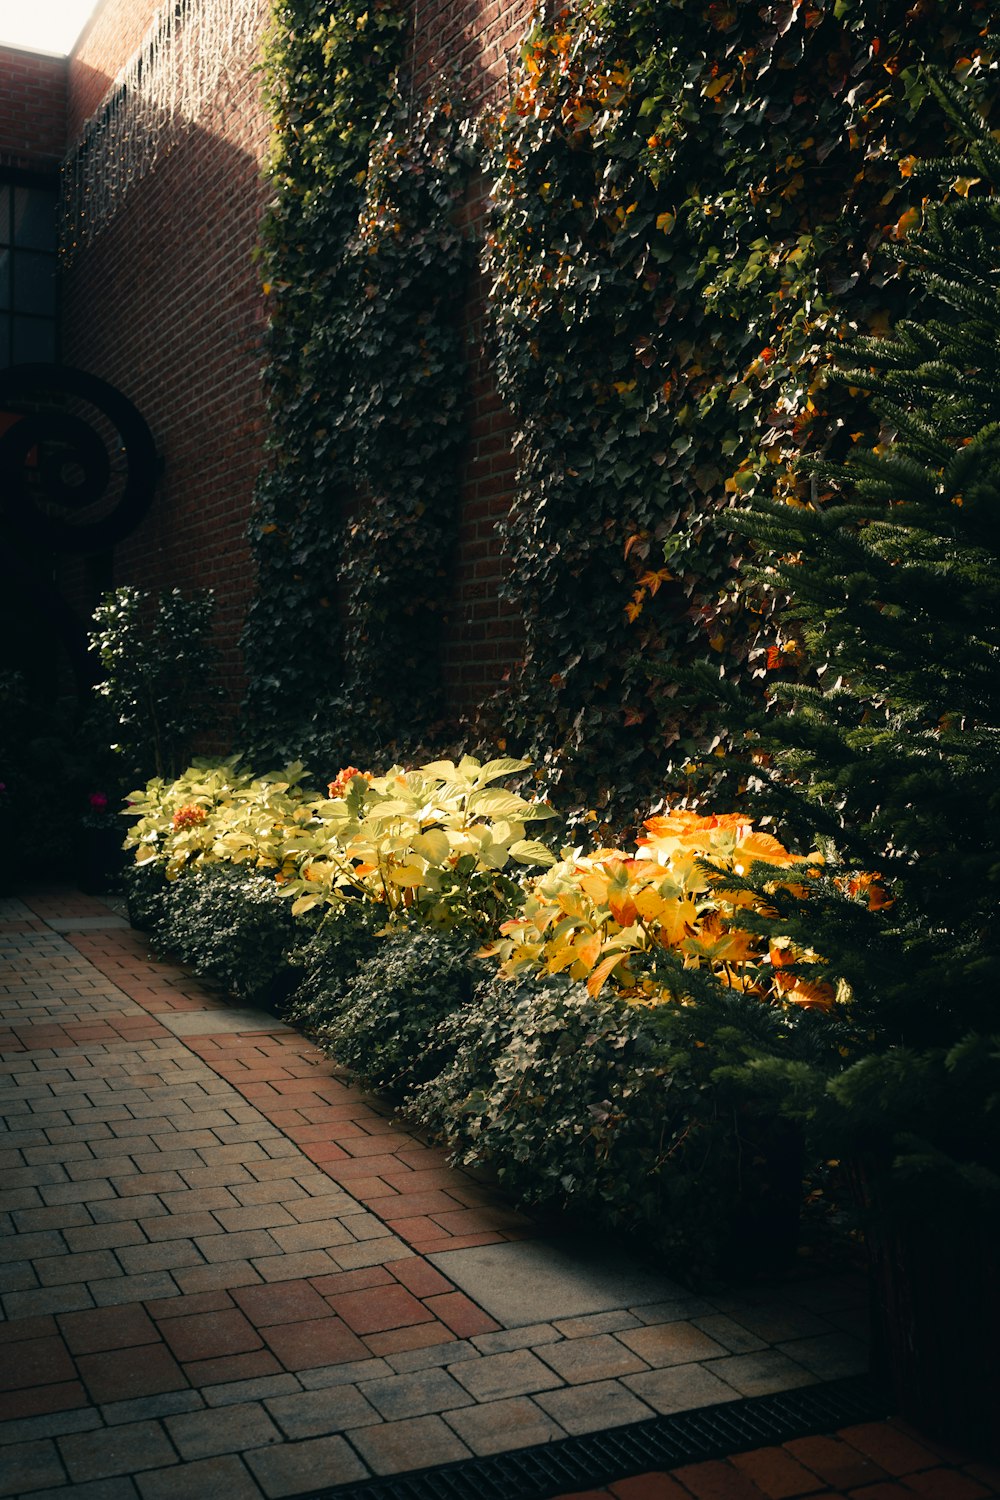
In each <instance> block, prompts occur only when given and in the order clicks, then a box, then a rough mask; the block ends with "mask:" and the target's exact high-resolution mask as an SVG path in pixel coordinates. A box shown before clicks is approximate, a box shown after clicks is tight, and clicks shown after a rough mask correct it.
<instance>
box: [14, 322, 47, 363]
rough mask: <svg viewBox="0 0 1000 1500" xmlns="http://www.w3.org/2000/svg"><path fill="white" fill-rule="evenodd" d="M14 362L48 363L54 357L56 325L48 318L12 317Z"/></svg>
mask: <svg viewBox="0 0 1000 1500" xmlns="http://www.w3.org/2000/svg"><path fill="white" fill-rule="evenodd" d="M13 355H14V364H16V365H21V364H34V363H35V362H36V361H37V360H41V361H43V362H44V363H46V364H48V363H50V362H51V361H52V360H54V359H55V357H56V325H55V324H54V323H53V322H52V321H51V320H50V319H48V318H18V317H15V319H14V339H13Z"/></svg>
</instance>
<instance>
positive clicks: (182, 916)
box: [152, 865, 301, 1005]
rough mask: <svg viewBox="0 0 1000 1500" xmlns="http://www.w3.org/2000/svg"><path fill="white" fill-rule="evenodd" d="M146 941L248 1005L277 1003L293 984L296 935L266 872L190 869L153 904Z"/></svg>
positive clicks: (293, 923) (228, 867) (226, 867)
mask: <svg viewBox="0 0 1000 1500" xmlns="http://www.w3.org/2000/svg"><path fill="white" fill-rule="evenodd" d="M152 936H153V941H154V942H155V943H156V945H157V946H158V947H160V948H163V949H166V950H171V951H172V952H174V953H175V954H176V955H177V957H178V958H180V959H181V961H182V962H183V963H185V964H188V965H189V966H190V967H191V968H192V969H195V970H196V971H197V972H198V973H199V974H203V975H205V977H206V978H208V979H212V980H214V981H215V982H216V983H218V984H221V985H224V986H225V988H226V989H228V990H230V991H231V992H232V993H233V994H234V995H236V996H238V997H239V999H241V1000H244V1001H246V1002H247V1003H248V1004H251V1005H279V1004H280V1003H281V1002H282V1001H283V1000H284V999H285V998H286V996H288V995H289V994H290V993H291V991H292V989H293V988H294V986H295V983H296V970H295V969H294V968H293V967H292V965H291V962H290V957H291V953H292V951H293V949H294V947H295V946H296V944H297V942H299V941H300V940H301V932H300V931H299V929H298V924H297V923H296V921H295V919H294V918H293V917H292V914H291V912H290V910H289V906H288V902H287V901H282V899H281V892H280V890H279V888H278V887H277V886H276V885H275V883H274V881H273V880H272V879H269V878H268V877H267V876H266V875H262V874H261V873H260V872H259V871H256V870H243V869H240V868H239V867H238V866H234V865H209V866H206V867H205V868H204V869H198V870H193V871H191V873H190V874H188V875H187V876H185V877H184V879H182V880H176V881H174V882H173V883H172V884H171V886H170V887H169V895H168V898H167V899H163V897H162V895H161V899H160V900H159V901H158V902H156V903H155V907H154V922H153V926H152Z"/></svg>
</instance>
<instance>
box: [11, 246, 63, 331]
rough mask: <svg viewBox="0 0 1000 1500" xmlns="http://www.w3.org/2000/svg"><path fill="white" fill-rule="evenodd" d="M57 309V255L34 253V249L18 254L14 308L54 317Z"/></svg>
mask: <svg viewBox="0 0 1000 1500" xmlns="http://www.w3.org/2000/svg"><path fill="white" fill-rule="evenodd" d="M55 310H56V263H55V258H54V256H51V255H34V254H32V252H31V251H30V250H18V251H15V254H14V311H15V312H19V313H37V314H38V315H39V316H41V317H47V318H51V317H54V316H55Z"/></svg>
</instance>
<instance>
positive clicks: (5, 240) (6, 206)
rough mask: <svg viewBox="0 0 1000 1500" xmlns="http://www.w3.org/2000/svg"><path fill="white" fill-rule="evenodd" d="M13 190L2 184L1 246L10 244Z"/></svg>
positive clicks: (0, 194)
mask: <svg viewBox="0 0 1000 1500" xmlns="http://www.w3.org/2000/svg"><path fill="white" fill-rule="evenodd" d="M12 191H13V190H12V189H11V188H9V187H6V186H5V185H4V184H3V183H2V182H0V245H9V244H10V199H11V192H12Z"/></svg>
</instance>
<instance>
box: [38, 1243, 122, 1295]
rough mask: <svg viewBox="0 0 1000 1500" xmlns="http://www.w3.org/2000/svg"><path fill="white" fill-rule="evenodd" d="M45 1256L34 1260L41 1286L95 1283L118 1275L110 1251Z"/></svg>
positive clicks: (116, 1265)
mask: <svg viewBox="0 0 1000 1500" xmlns="http://www.w3.org/2000/svg"><path fill="white" fill-rule="evenodd" d="M63 1251H64V1253H63V1254H62V1255H53V1256H46V1257H44V1258H41V1259H37V1258H36V1260H35V1267H36V1269H37V1271H38V1279H39V1281H40V1282H41V1283H42V1285H43V1286H65V1285H66V1284H67V1283H68V1282H71V1281H97V1280H100V1279H101V1278H103V1277H105V1276H116V1275H119V1274H120V1271H119V1266H118V1262H117V1261H116V1260H115V1257H114V1255H113V1254H112V1252H111V1251H110V1250H89V1251H86V1252H82V1253H80V1254H78V1255H67V1254H66V1253H65V1246H64V1247H63Z"/></svg>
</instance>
